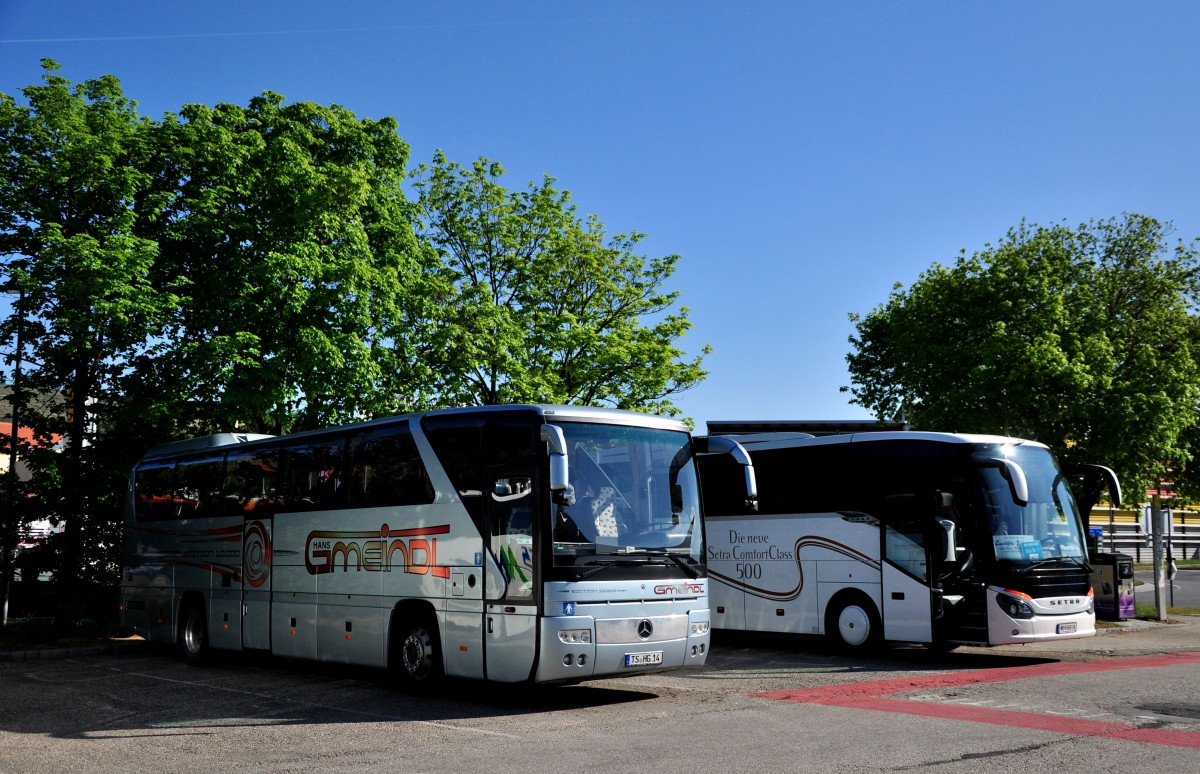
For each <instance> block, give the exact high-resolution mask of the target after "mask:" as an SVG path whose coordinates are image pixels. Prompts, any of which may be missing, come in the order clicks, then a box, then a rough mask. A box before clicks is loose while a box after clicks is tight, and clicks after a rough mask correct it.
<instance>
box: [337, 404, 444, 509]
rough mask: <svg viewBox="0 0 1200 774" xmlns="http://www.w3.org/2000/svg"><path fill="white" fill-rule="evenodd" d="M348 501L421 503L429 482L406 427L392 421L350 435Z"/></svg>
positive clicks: (429, 492)
mask: <svg viewBox="0 0 1200 774" xmlns="http://www.w3.org/2000/svg"><path fill="white" fill-rule="evenodd" d="M350 464H351V468H350V505H351V507H356V508H369V507H375V506H383V505H424V504H427V503H431V502H433V497H434V492H433V484H432V483H430V481H429V473H428V471H426V470H425V463H424V461H422V459H421V453H420V452H419V451H417V445H416V443H415V442H414V441H413V439H412V434H411V433H410V432H409V431H408V427H406V426H404V425H392V426H388V427H384V428H381V429H379V430H375V431H372V432H369V433H364V434H363V435H359V436H355V437H353V438H351V439H350Z"/></svg>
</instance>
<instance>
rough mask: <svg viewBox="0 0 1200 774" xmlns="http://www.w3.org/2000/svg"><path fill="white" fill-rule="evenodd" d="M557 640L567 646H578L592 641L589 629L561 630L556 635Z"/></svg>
mask: <svg viewBox="0 0 1200 774" xmlns="http://www.w3.org/2000/svg"><path fill="white" fill-rule="evenodd" d="M558 639H559V640H560V641H562V642H564V643H566V644H567V645H579V644H580V643H585V642H591V641H592V630H591V629H563V630H562V631H560V632H559V633H558Z"/></svg>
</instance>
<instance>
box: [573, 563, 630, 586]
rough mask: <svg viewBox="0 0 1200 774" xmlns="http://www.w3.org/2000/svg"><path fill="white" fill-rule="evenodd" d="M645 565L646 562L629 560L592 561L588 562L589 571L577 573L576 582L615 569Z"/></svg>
mask: <svg viewBox="0 0 1200 774" xmlns="http://www.w3.org/2000/svg"><path fill="white" fill-rule="evenodd" d="M642 564H645V562H631V561H629V560H628V559H607V560H606V559H592V560H591V561H590V562H588V565H594V566H589V567H588V569H586V570H582V571H580V572H577V573H575V580H577V581H581V580H584V579H585V578H590V577H592V576H593V575H595V574H596V573H599V572H604V571H605V570H610V569H612V568H613V567H637V566H639V565H642Z"/></svg>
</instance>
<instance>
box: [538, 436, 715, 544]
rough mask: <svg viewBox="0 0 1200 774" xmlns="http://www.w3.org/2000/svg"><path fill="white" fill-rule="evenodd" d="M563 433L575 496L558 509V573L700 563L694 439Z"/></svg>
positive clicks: (556, 520) (560, 504) (556, 523)
mask: <svg viewBox="0 0 1200 774" xmlns="http://www.w3.org/2000/svg"><path fill="white" fill-rule="evenodd" d="M561 427H562V429H563V433H564V435H565V437H566V448H567V456H568V466H569V470H570V479H571V486H572V487H573V489H574V495H575V496H574V501H573V502H570V503H567V502H559V503H557V504H556V505H555V515H554V532H553V547H554V550H553V553H554V561H555V564H556V565H560V566H570V565H578V564H589V563H592V562H594V561H595V558H596V557H619V558H626V559H629V558H632V557H638V556H642V557H646V556H658V555H666V556H669V557H673V558H674V561H685V562H688V563H693V562H694V563H699V562H700V561H701V550H702V546H701V543H702V540H701V527H700V495H699V486H698V485H697V474H696V464H695V459H694V457H693V454H692V446H691V441H690V439H689V437H688V435H687V433H684V432H677V431H671V430H656V429H650V428H640V427H622V426H619V425H603V424H583V423H574V422H563V423H562V425H561ZM564 499H570V498H564Z"/></svg>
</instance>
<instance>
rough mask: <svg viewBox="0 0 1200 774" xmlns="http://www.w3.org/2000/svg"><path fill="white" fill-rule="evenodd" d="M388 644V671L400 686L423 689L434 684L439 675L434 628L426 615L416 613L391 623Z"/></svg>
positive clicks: (418, 691)
mask: <svg viewBox="0 0 1200 774" xmlns="http://www.w3.org/2000/svg"><path fill="white" fill-rule="evenodd" d="M392 633H393V635H394V636H393V638H392V646H391V650H392V653H391V658H390V659H389V660H390V662H391V667H392V672H393V673H394V674H395V676H396V680H397V682H398V683H399V684H400V687H402V688H404V689H405V690H408V691H413V692H417V693H420V692H425V691H429V690H431V689H433V688H434V687H435V686H437V685H438V684H439V683H440V682H441V680H442V676H443V669H442V654H441V649H440V648H439V647H438V631H437V627H436V626H435V625H433V624H432V623H431V622H430V621H429V618H428V616H420V617H417V618H414V619H410V620H407V621H403V622H401V623H399V624H398V625H394V629H393V632H392Z"/></svg>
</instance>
